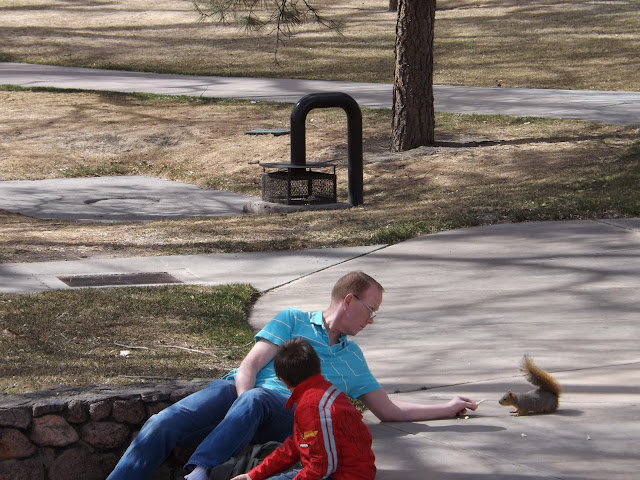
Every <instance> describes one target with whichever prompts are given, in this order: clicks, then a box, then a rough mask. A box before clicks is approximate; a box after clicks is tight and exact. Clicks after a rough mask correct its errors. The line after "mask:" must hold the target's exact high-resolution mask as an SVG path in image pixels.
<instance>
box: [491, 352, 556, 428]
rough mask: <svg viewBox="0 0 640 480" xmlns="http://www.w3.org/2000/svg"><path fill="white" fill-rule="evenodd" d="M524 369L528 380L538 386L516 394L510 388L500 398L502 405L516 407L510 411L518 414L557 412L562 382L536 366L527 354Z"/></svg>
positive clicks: (523, 364)
mask: <svg viewBox="0 0 640 480" xmlns="http://www.w3.org/2000/svg"><path fill="white" fill-rule="evenodd" d="M522 371H523V372H524V373H526V374H527V380H529V382H531V383H532V384H533V385H535V386H536V387H538V388H536V389H535V390H531V391H529V392H527V393H521V394H515V393H513V392H512V391H511V390H509V391H508V392H507V393H505V394H504V396H503V397H502V398H501V399H500V400H499V403H500V405H511V406H513V407H515V410H513V411H511V412H510V413H515V414H516V416H521V415H528V414H529V413H553V412H555V411H556V410H557V409H558V398H559V397H560V393H561V392H562V387H560V384H558V382H556V381H555V380H554V379H553V377H552V376H551V375H549V374H548V373H547V372H545V371H544V370H542V369H541V368H539V367H536V366H535V365H534V364H533V361H532V360H531V359H530V358H529V357H528V356H527V355H525V356H524V358H523V359H522Z"/></svg>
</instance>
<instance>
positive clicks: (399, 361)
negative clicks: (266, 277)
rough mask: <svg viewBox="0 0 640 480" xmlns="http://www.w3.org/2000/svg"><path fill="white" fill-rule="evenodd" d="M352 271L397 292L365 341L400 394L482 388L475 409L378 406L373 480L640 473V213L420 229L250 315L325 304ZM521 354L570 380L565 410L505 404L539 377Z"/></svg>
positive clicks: (623, 479) (426, 398)
mask: <svg viewBox="0 0 640 480" xmlns="http://www.w3.org/2000/svg"><path fill="white" fill-rule="evenodd" d="M351 270H363V271H365V272H367V273H369V274H371V275H373V276H374V277H375V278H377V279H378V280H379V281H380V282H381V283H382V285H383V286H384V287H385V289H386V292H385V295H384V301H383V304H382V308H381V310H380V313H379V315H378V316H377V317H376V322H375V324H374V325H372V326H369V327H367V329H366V330H365V331H364V332H362V333H361V334H360V335H358V337H357V341H358V344H359V345H360V346H361V347H362V349H363V351H364V353H365V355H366V357H367V360H368V362H369V364H370V366H371V369H372V371H373V373H374V374H375V375H376V376H377V377H378V379H379V380H380V382H381V383H382V385H383V386H384V388H385V389H386V390H387V391H388V392H390V393H393V392H405V393H398V394H395V395H394V397H395V398H399V399H405V400H410V401H418V402H424V403H437V402H442V401H446V400H447V399H449V398H450V397H451V396H453V395H454V394H464V395H468V396H470V397H471V398H473V399H475V400H481V399H486V402H484V403H482V404H481V405H480V406H479V408H478V410H477V412H476V413H471V414H469V418H468V419H456V420H440V421H432V422H415V423H386V424H383V423H379V422H378V421H377V420H376V419H375V417H373V416H372V415H371V414H367V415H366V418H367V421H368V422H369V425H370V428H371V431H372V433H373V437H374V451H375V454H376V457H377V462H376V464H377V466H378V469H379V473H378V476H377V477H376V478H377V479H380V480H397V479H410V480H424V479H437V480H496V479H504V480H507V479H508V480H515V479H565V480H578V479H580V480H587V479H592V480H604V479H608V480H613V479H619V480H630V479H631V478H637V475H638V465H640V464H639V463H638V462H639V461H640V444H639V443H638V438H640V420H639V418H640V296H639V295H638V291H640V273H639V272H640V219H627V220H602V221H588V220H585V221H570V222H543V223H521V224H507V225H496V226H490V227H480V228H470V229H462V230H456V231H450V232H444V233H439V234H435V235H426V236H422V237H418V238H415V239H413V240H409V241H406V242H402V243H400V244H397V245H393V246H389V247H386V248H383V249H380V250H376V251H375V252H372V253H370V254H367V255H365V256H362V257H359V258H356V259H353V260H351V261H348V262H345V263H343V264H340V265H336V266H333V267H330V268H327V269H325V270H323V271H321V272H318V273H316V274H314V275H311V276H308V277H305V278H302V279H300V280H296V281H293V282H290V283H289V284H287V285H285V286H283V287H279V288H277V289H275V290H272V291H270V292H269V293H268V294H267V295H265V296H263V297H262V298H261V299H260V300H259V302H258V304H257V305H256V306H255V309H254V312H253V315H252V322H253V323H254V326H256V327H259V326H261V325H262V324H263V323H264V322H265V321H267V320H268V319H269V318H270V316H271V315H272V314H273V312H276V311H278V310H279V309H281V308H284V307H286V306H292V305H293V306H300V307H303V308H309V309H321V308H323V307H325V306H326V305H327V302H328V299H329V295H330V291H331V287H332V286H333V283H334V282H335V280H336V279H337V278H339V277H340V276H341V275H343V274H344V273H346V272H348V271H351ZM525 353H527V354H529V355H531V356H532V358H533V359H534V360H535V361H536V363H537V364H538V365H539V366H541V367H543V368H546V369H548V370H549V371H551V372H554V376H555V377H556V378H557V379H558V380H559V381H560V382H561V384H562V385H563V387H564V394H563V396H562V398H561V406H560V410H559V411H558V412H557V413H556V414H554V415H541V416H530V417H513V416H510V414H509V413H508V412H509V410H510V409H509V408H508V407H502V406H500V405H499V404H498V402H497V401H498V399H499V398H500V397H501V396H502V394H503V393H505V392H506V391H507V390H508V389H513V390H514V391H516V392H525V391H527V390H529V389H530V386H529V385H528V384H527V383H526V382H525V380H524V379H523V377H522V375H521V374H520V373H519V370H518V367H519V362H520V360H521V358H522V355H523V354H525ZM425 387H426V388H428V390H423V389H424V388H425Z"/></svg>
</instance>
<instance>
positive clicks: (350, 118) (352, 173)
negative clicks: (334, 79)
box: [290, 92, 363, 206]
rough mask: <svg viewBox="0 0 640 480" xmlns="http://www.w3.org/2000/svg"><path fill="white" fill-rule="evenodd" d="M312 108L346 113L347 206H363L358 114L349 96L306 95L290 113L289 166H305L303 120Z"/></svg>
mask: <svg viewBox="0 0 640 480" xmlns="http://www.w3.org/2000/svg"><path fill="white" fill-rule="evenodd" d="M314 108H342V109H343V110H344V111H345V112H346V114H347V152H348V153H347V162H348V185H349V203H350V204H351V205H353V206H356V205H362V203H363V187H362V185H363V159H362V112H361V111H360V106H359V105H358V102H356V101H355V100H354V99H353V97H351V96H350V95H347V94H346V93H342V92H327V93H310V94H309V95H305V96H304V97H302V98H301V99H300V100H299V101H298V103H296V105H295V106H294V107H293V110H292V111H291V127H290V128H291V133H290V138H291V164H292V165H296V166H303V165H306V163H307V161H306V120H307V114H308V113H309V112H310V111H311V110H313V109H314Z"/></svg>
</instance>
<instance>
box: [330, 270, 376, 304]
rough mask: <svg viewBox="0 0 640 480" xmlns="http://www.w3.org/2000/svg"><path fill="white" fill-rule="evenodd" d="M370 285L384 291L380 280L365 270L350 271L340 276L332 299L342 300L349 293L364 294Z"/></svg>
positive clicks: (334, 287)
mask: <svg viewBox="0 0 640 480" xmlns="http://www.w3.org/2000/svg"><path fill="white" fill-rule="evenodd" d="M369 287H376V288H377V289H379V290H380V291H381V292H384V288H382V285H380V283H378V281H377V280H376V279H375V278H373V277H371V276H369V275H367V274H366V273H364V272H350V273H347V274H346V275H345V276H343V277H342V278H340V279H339V280H338V281H337V282H336V284H335V285H334V286H333V290H332V291H331V300H342V299H343V298H344V297H346V296H347V295H348V294H350V293H353V294H354V295H357V296H360V295H362V294H363V293H364V292H365V291H366V290H367V289H368V288H369Z"/></svg>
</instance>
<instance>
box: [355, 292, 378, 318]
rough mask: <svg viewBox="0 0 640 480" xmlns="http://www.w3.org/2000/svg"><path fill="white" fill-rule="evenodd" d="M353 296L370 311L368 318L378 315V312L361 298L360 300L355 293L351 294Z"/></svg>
mask: <svg viewBox="0 0 640 480" xmlns="http://www.w3.org/2000/svg"><path fill="white" fill-rule="evenodd" d="M353 298H355V299H356V300H358V301H359V302H360V303H361V304H362V305H364V306H365V307H366V308H367V310H369V313H370V315H369V318H376V315H378V312H374V311H373V309H372V308H371V307H370V306H369V305H367V304H366V303H364V302H363V301H362V300H360V298H359V297H358V296H357V295H356V294H355V293H354V294H353Z"/></svg>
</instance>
